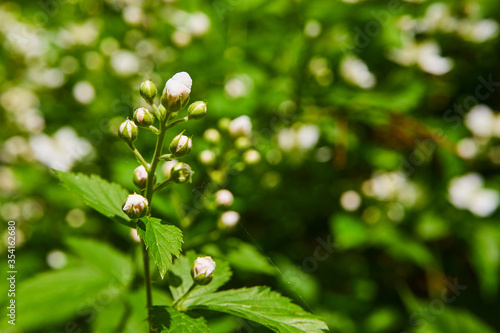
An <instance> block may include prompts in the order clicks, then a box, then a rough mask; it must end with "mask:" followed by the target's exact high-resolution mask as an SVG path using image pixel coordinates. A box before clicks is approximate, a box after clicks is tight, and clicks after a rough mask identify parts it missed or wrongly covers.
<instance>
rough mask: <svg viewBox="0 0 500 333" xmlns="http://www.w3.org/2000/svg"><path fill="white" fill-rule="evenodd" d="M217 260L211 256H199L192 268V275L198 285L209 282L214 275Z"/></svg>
mask: <svg viewBox="0 0 500 333" xmlns="http://www.w3.org/2000/svg"><path fill="white" fill-rule="evenodd" d="M215 266H216V264H215V261H213V260H212V258H211V257H198V258H197V259H196V260H195V261H194V264H193V267H192V268H191V276H192V277H193V281H194V283H196V284H198V285H206V284H209V283H210V282H211V281H212V279H213V277H214V270H215Z"/></svg>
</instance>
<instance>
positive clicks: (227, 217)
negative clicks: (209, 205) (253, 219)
mask: <svg viewBox="0 0 500 333" xmlns="http://www.w3.org/2000/svg"><path fill="white" fill-rule="evenodd" d="M239 220H240V214H238V212H235V211H232V210H230V211H227V212H224V213H222V215H221V216H220V219H219V226H221V227H225V228H232V227H234V226H235V225H236V224H237V223H238V221H239Z"/></svg>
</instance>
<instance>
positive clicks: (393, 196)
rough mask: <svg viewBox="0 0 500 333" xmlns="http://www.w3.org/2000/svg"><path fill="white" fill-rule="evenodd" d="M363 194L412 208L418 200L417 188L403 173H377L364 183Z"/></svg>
mask: <svg viewBox="0 0 500 333" xmlns="http://www.w3.org/2000/svg"><path fill="white" fill-rule="evenodd" d="M362 189H363V192H364V193H365V194H366V195H368V196H371V197H375V198H376V199H378V200H381V201H397V202H400V203H401V204H403V205H404V206H408V207H411V206H413V205H414V204H415V202H416V201H417V199H418V188H417V186H416V185H415V184H414V183H413V182H411V181H409V180H408V179H407V177H406V176H405V175H404V173H402V172H376V173H375V174H374V175H373V176H372V177H371V178H370V179H369V180H367V181H365V182H364V183H363V187H362Z"/></svg>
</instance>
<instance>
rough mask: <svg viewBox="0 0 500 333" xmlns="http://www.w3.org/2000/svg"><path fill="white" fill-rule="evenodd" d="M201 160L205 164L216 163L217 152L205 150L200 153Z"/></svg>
mask: <svg viewBox="0 0 500 333" xmlns="http://www.w3.org/2000/svg"><path fill="white" fill-rule="evenodd" d="M199 158H200V162H201V163H203V164H204V165H212V164H214V163H215V153H214V152H213V151H211V150H203V151H202V152H201V153H200V155H199Z"/></svg>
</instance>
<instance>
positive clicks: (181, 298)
mask: <svg viewBox="0 0 500 333" xmlns="http://www.w3.org/2000/svg"><path fill="white" fill-rule="evenodd" d="M196 286H197V284H196V283H194V282H193V284H192V285H191V287H189V289H188V290H187V291H186V292H185V293H184V294H182V296H181V297H179V298H178V299H177V301H175V302H174V303H173V304H172V307H173V308H175V307H176V306H177V305H178V304H179V303H181V301H184V299H185V298H186V297H187V296H188V295H189V293H190V292H191V291H193V289H194V287H196ZM178 310H179V309H178Z"/></svg>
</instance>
